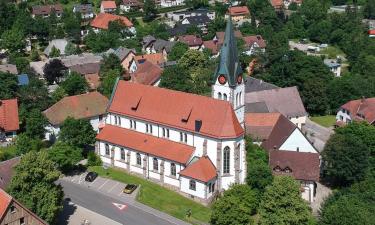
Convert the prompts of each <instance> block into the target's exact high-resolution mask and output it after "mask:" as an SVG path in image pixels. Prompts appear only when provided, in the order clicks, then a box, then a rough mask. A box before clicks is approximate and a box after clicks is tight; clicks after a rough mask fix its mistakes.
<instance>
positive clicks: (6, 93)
mask: <svg viewBox="0 0 375 225" xmlns="http://www.w3.org/2000/svg"><path fill="white" fill-rule="evenodd" d="M17 89H18V81H17V77H16V76H14V75H13V74H10V73H4V72H0V99H10V98H14V97H15V96H16V92H17Z"/></svg>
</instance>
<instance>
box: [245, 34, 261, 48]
mask: <svg viewBox="0 0 375 225" xmlns="http://www.w3.org/2000/svg"><path fill="white" fill-rule="evenodd" d="M242 39H243V40H244V41H245V45H246V46H247V47H251V46H253V45H254V44H255V43H257V44H258V46H259V48H265V47H266V42H265V41H264V39H263V37H262V36H260V35H252V36H246V37H243V38H242Z"/></svg>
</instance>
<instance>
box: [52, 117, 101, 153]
mask: <svg viewBox="0 0 375 225" xmlns="http://www.w3.org/2000/svg"><path fill="white" fill-rule="evenodd" d="M95 137H96V132H95V131H94V129H93V128H92V126H91V124H90V122H89V121H88V120H84V119H74V118H71V117H68V118H67V119H65V121H64V122H63V124H62V125H61V130H60V134H59V140H60V141H62V142H66V143H68V144H70V145H71V146H75V147H80V148H84V147H86V146H88V145H92V144H94V143H95Z"/></svg>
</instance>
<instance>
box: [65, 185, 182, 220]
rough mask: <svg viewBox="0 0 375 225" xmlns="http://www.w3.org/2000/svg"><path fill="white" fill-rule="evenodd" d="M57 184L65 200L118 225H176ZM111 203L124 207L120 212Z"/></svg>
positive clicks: (77, 187)
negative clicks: (61, 188)
mask: <svg viewBox="0 0 375 225" xmlns="http://www.w3.org/2000/svg"><path fill="white" fill-rule="evenodd" d="M59 183H60V184H61V185H62V187H63V190H64V193H65V198H70V200H71V201H72V202H74V203H76V204H78V205H81V206H83V207H85V208H87V209H89V210H91V211H94V212H96V213H98V214H101V215H103V216H105V217H108V218H110V219H112V220H114V221H117V222H119V223H122V224H126V225H150V224H152V225H176V223H174V222H171V221H168V220H166V219H165V218H161V217H158V216H156V215H153V214H151V213H149V212H146V211H144V210H142V209H140V208H138V207H135V206H133V205H132V203H126V202H124V201H122V200H121V199H115V198H112V197H110V196H107V195H104V194H101V193H100V192H98V191H95V190H90V189H88V188H85V187H84V186H81V185H79V184H75V183H72V182H69V181H65V180H60V181H59ZM113 203H118V204H123V205H126V207H125V208H124V209H122V210H121V209H119V208H118V207H116V206H115V205H113ZM108 225H110V224H108Z"/></svg>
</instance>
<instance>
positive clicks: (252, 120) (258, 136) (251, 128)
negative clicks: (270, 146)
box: [245, 113, 282, 140]
mask: <svg viewBox="0 0 375 225" xmlns="http://www.w3.org/2000/svg"><path fill="white" fill-rule="evenodd" d="M280 116H282V115H281V114H280V113H246V115H245V125H246V134H248V135H250V136H251V137H252V138H253V139H254V140H266V139H268V137H269V136H270V134H271V132H272V129H273V128H274V126H275V125H276V123H277V121H278V120H279V118H280Z"/></svg>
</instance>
